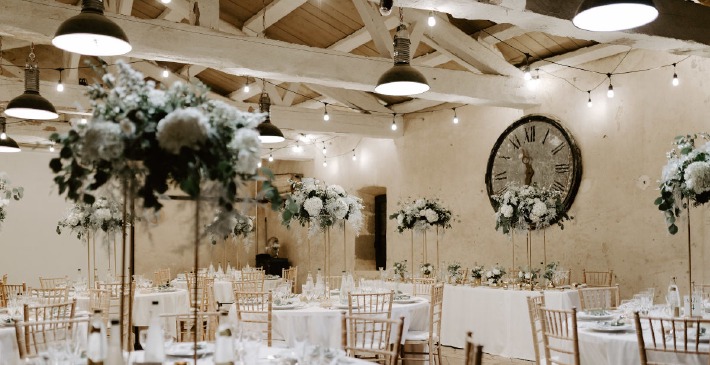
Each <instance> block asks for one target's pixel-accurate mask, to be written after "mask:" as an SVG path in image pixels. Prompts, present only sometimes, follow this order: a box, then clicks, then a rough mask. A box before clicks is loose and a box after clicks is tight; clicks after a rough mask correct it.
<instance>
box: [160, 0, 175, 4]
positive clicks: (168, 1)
mask: <svg viewBox="0 0 710 365" xmlns="http://www.w3.org/2000/svg"><path fill="white" fill-rule="evenodd" d="M170 1H172V0H160V2H161V3H163V4H170Z"/></svg>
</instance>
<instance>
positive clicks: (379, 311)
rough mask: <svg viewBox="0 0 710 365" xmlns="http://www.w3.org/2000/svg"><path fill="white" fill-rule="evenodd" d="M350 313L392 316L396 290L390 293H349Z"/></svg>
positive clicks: (383, 316)
mask: <svg viewBox="0 0 710 365" xmlns="http://www.w3.org/2000/svg"><path fill="white" fill-rule="evenodd" d="M348 299H349V300H348V315H350V316H352V315H374V316H380V317H382V318H390V317H391V316H392V302H393V301H394V291H392V290H390V292H389V293H357V294H353V293H348Z"/></svg>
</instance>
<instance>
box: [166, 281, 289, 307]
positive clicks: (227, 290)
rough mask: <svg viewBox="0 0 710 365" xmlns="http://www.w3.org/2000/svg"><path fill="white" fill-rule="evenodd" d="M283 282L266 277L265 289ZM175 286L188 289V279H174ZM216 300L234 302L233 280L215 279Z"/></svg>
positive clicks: (270, 288)
mask: <svg viewBox="0 0 710 365" xmlns="http://www.w3.org/2000/svg"><path fill="white" fill-rule="evenodd" d="M281 283H283V280H282V279H281V278H275V279H265V280H264V290H265V291H269V290H274V289H276V287H277V286H279V284H281ZM172 284H173V286H174V287H175V288H178V289H185V290H187V281H185V280H181V279H175V280H173V281H172ZM213 288H214V300H215V301H217V302H218V303H234V290H233V289H232V281H231V280H215V281H214V287H213Z"/></svg>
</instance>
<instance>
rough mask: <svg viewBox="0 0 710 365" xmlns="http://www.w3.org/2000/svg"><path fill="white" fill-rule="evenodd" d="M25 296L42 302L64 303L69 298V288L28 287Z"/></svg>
mask: <svg viewBox="0 0 710 365" xmlns="http://www.w3.org/2000/svg"><path fill="white" fill-rule="evenodd" d="M27 296H28V297H30V298H34V299H37V300H38V301H39V302H41V303H42V304H55V303H64V302H66V301H68V300H69V288H54V289H35V288H30V289H29V290H28V291H27Z"/></svg>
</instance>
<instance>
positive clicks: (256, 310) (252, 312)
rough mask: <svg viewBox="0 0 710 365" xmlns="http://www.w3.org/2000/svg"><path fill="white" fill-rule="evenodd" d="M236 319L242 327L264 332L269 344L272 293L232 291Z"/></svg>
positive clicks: (269, 344)
mask: <svg viewBox="0 0 710 365" xmlns="http://www.w3.org/2000/svg"><path fill="white" fill-rule="evenodd" d="M234 305H235V307H236V309H237V319H238V320H239V321H240V323H241V324H242V326H243V327H242V328H247V329H253V330H258V331H261V332H263V333H265V334H266V338H267V345H268V346H271V333H272V326H271V314H272V294H271V291H268V292H240V291H235V292H234Z"/></svg>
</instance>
